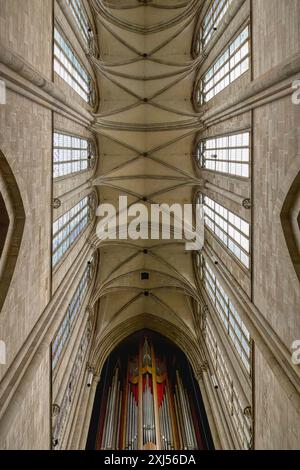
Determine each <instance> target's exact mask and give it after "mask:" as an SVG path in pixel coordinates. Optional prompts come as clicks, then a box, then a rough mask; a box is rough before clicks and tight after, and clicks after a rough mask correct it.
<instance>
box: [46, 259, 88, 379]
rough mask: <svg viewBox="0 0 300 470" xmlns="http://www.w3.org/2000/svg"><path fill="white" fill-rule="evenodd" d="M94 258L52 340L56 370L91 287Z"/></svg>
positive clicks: (53, 361) (53, 363)
mask: <svg viewBox="0 0 300 470" xmlns="http://www.w3.org/2000/svg"><path fill="white" fill-rule="evenodd" d="M94 263H95V261H94V258H92V259H91V260H90V262H89V264H88V266H87V268H86V269H85V271H84V274H83V276H82V278H81V279H80V282H79V284H78V286H77V288H76V291H75V293H74V295H73V297H72V300H71V302H70V304H69V306H68V309H67V311H66V313H65V316H64V319H63V321H62V322H61V324H60V326H59V328H58V331H57V333H56V335H55V337H54V339H53V342H52V369H53V370H54V369H55V367H56V366H57V363H58V361H59V359H60V357H61V354H62V351H63V350H64V347H65V345H66V344H67V342H68V340H69V338H70V335H71V333H72V330H73V327H74V325H75V322H76V319H77V318H78V314H79V312H80V311H81V307H82V304H83V302H84V299H85V297H86V294H87V291H88V289H89V286H90V283H91V280H92V276H93V272H94Z"/></svg>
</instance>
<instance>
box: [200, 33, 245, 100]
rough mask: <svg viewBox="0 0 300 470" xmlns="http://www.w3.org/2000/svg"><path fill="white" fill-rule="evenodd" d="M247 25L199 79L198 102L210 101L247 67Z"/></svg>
mask: <svg viewBox="0 0 300 470" xmlns="http://www.w3.org/2000/svg"><path fill="white" fill-rule="evenodd" d="M249 55H250V43H249V26H246V27H245V28H244V29H243V30H242V32H241V33H239V34H238V36H237V37H236V38H235V39H234V41H232V42H231V44H230V45H229V46H228V47H227V48H226V49H225V51H224V52H223V53H222V54H221V55H220V56H219V57H218V59H217V60H216V61H215V62H214V63H213V65H212V66H211V67H210V69H209V70H208V71H207V72H206V73H205V74H204V76H203V77H202V79H201V80H200V85H199V88H198V91H197V101H198V104H204V103H207V102H208V101H210V100H211V99H212V98H213V97H214V96H216V95H217V94H218V93H220V92H221V91H223V90H224V88H226V87H227V86H228V85H230V84H231V83H232V82H234V81H235V80H236V79H237V78H238V77H240V76H241V75H242V74H243V73H245V72H246V71H247V70H248V69H249V63H250V60H249Z"/></svg>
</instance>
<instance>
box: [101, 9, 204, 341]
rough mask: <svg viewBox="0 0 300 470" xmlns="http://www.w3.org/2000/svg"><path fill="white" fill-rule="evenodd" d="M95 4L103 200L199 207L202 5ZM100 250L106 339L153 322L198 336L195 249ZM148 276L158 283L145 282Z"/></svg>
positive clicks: (164, 243)
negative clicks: (128, 325) (195, 42)
mask: <svg viewBox="0 0 300 470" xmlns="http://www.w3.org/2000/svg"><path fill="white" fill-rule="evenodd" d="M92 4H93V6H94V9H95V11H96V12H97V15H96V16H97V26H98V34H99V44H100V56H101V58H100V60H94V61H95V65H96V68H97V69H98V70H99V73H98V77H99V91H100V96H101V105H100V112H99V114H97V115H96V116H95V123H94V130H95V132H97V134H98V136H99V148H100V164H99V168H98V171H97V174H96V180H95V185H96V186H97V188H98V191H99V199H100V201H101V202H106V203H112V204H114V205H115V207H118V202H119V196H120V195H123V196H127V197H128V204H132V203H135V202H142V203H144V204H148V205H149V204H151V203H158V204H161V203H167V204H173V203H180V204H187V203H191V202H192V200H193V194H194V191H195V188H196V187H197V185H198V184H199V180H198V178H197V175H196V173H195V172H194V167H193V161H192V158H191V153H192V148H193V142H194V139H195V134H196V132H197V131H199V129H200V128H201V122H200V119H199V115H197V114H196V113H195V111H194V109H193V106H192V103H191V94H192V88H193V82H194V79H195V73H196V68H197V65H198V61H197V60H193V59H192V57H191V43H192V37H193V33H194V28H195V20H196V18H197V13H198V12H199V10H200V8H201V7H202V1H201V0H191V1H183V0H169V1H168V0H163V1H158V0H155V1H145V2H141V1H137V0H131V1H130V0H111V1H101V0H93V1H92ZM145 198H146V199H147V200H146V201H145ZM93 242H94V244H95V245H96V246H97V247H99V251H100V259H101V263H100V268H99V273H98V278H97V282H96V287H95V291H94V296H93V302H96V301H97V300H99V302H100V304H99V305H100V312H101V315H100V316H99V319H98V335H103V334H104V333H107V332H108V331H110V330H111V329H113V328H114V327H115V325H116V324H118V323H120V322H123V321H125V320H128V319H130V318H132V317H136V316H138V315H145V314H151V315H155V316H157V317H159V318H164V319H166V320H168V321H169V322H171V323H172V324H174V325H175V326H178V327H180V328H183V329H184V330H185V331H186V330H187V329H188V331H190V334H191V335H194V334H195V333H194V321H193V303H192V298H197V295H198V294H197V289H196V284H195V278H194V271H193V262H192V254H191V253H192V252H189V251H188V252H186V251H185V240H172V239H171V240H138V241H133V240H130V239H129V240H123V241H121V240H116V241H107V240H106V241H102V242H101V241H100V240H99V239H98V238H97V237H96V236H94V240H93ZM145 250H146V251H147V252H146V251H145ZM144 271H145V272H148V273H149V280H141V272H144ZM145 291H147V292H145ZM145 294H146V295H145Z"/></svg>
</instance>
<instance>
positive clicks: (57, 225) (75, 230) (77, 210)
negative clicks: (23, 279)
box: [52, 195, 95, 267]
mask: <svg viewBox="0 0 300 470" xmlns="http://www.w3.org/2000/svg"><path fill="white" fill-rule="evenodd" d="M94 206H95V204H94V195H90V196H86V197H84V198H83V199H81V201H79V202H78V203H77V204H76V205H75V206H74V207H72V209H70V210H68V212H66V213H65V214H64V215H62V216H61V217H60V218H59V219H57V220H56V221H55V222H54V223H53V242H52V266H53V267H55V266H56V265H57V264H58V263H59V261H60V260H61V259H62V257H63V256H64V254H65V253H66V252H67V251H68V250H69V248H70V247H71V246H72V245H73V244H74V243H75V241H76V240H77V239H78V237H79V235H80V234H81V233H82V232H83V230H84V229H85V228H86V227H87V225H88V223H89V222H90V220H91V219H92V217H93V215H94Z"/></svg>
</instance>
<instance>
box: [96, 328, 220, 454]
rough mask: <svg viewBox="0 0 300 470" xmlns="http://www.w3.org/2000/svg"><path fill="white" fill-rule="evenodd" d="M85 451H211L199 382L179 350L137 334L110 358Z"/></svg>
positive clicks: (155, 337)
mask: <svg viewBox="0 0 300 470" xmlns="http://www.w3.org/2000/svg"><path fill="white" fill-rule="evenodd" d="M87 449H89V450H91V449H95V450H155V449H158V450H185V449H186V450H194V449H200V450H204V449H213V442H212V437H211V434H210V430H209V426H208V421H207V417H206V413H205V410H204V405H203V401H202V398H201V394H200V390H199V386H198V383H197V382H196V380H195V378H194V375H193V372H192V369H191V367H190V364H189V363H188V361H187V359H186V357H185V355H184V354H183V353H182V352H181V351H180V350H179V348H178V347H177V346H175V345H174V344H173V343H171V342H170V341H169V340H167V339H165V338H164V337H162V336H161V335H159V334H158V333H154V332H153V331H150V330H141V331H139V332H137V333H135V334H133V335H131V336H130V337H128V338H127V339H126V340H124V341H123V342H122V343H121V344H120V345H119V346H118V347H117V348H116V349H115V350H114V351H113V352H112V353H111V354H110V356H109V357H108V359H107V361H106V363H105V365H104V367H103V369H102V374H101V379H100V382H99V384H98V388H97V392H96V396H95V401H94V407H93V412H92V418H91V423H90V429H89V435H88V440H87Z"/></svg>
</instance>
